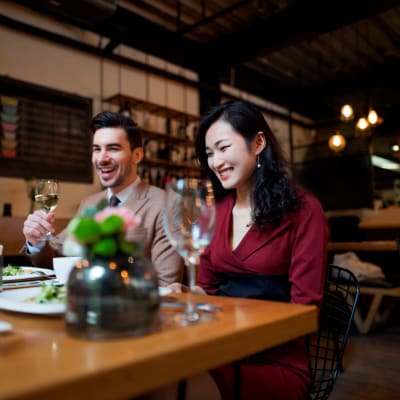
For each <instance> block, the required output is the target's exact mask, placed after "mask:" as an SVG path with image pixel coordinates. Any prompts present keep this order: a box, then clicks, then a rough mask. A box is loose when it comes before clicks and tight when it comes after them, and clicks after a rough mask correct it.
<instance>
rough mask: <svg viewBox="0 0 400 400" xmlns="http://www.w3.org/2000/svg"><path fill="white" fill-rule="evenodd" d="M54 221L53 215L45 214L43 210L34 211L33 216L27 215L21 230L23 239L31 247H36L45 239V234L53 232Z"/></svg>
mask: <svg viewBox="0 0 400 400" xmlns="http://www.w3.org/2000/svg"><path fill="white" fill-rule="evenodd" d="M54 220H55V216H54V213H49V214H46V213H45V212H44V211H43V210H36V211H35V212H34V213H33V214H29V215H28V217H27V218H26V220H25V222H24V228H23V230H22V232H23V234H24V236H25V239H26V240H27V241H28V242H29V243H30V244H31V245H32V246H36V245H37V244H38V243H39V242H41V241H42V240H43V238H45V237H46V233H47V232H51V233H54V232H55V228H54Z"/></svg>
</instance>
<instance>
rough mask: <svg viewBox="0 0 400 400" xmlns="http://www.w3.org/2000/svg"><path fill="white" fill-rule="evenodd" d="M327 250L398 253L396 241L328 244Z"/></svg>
mask: <svg viewBox="0 0 400 400" xmlns="http://www.w3.org/2000/svg"><path fill="white" fill-rule="evenodd" d="M328 250H330V251H337V252H346V251H355V252H357V251H396V252H397V251H398V250H397V242H396V240H365V241H362V242H329V243H328Z"/></svg>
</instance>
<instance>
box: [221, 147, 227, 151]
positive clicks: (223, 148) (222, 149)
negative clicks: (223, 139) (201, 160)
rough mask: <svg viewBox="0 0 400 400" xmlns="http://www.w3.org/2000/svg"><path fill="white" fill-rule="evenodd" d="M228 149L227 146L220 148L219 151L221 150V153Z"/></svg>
mask: <svg viewBox="0 0 400 400" xmlns="http://www.w3.org/2000/svg"><path fill="white" fill-rule="evenodd" d="M228 147H229V146H222V147H221V149H220V150H221V151H225V150H226V149H227V148H228Z"/></svg>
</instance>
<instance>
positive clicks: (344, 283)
mask: <svg viewBox="0 0 400 400" xmlns="http://www.w3.org/2000/svg"><path fill="white" fill-rule="evenodd" d="M359 291H360V288H359V283H358V280H357V278H356V277H355V276H354V274H353V273H352V272H350V271H349V270H347V269H344V268H340V267H337V266H335V265H329V266H328V271H327V278H326V286H325V295H324V299H323V302H322V307H321V312H320V317H319V328H318V332H317V333H315V334H313V335H310V337H309V352H310V368H311V374H312V378H313V380H312V384H311V386H310V391H309V398H310V400H325V399H327V398H328V397H329V395H330V393H331V392H332V389H333V387H334V385H335V382H336V378H337V376H338V374H339V372H341V371H342V369H343V368H342V358H343V354H344V350H345V348H346V343H347V340H348V338H349V333H350V328H351V324H352V321H353V317H354V312H355V310H356V307H357V302H358V296H359Z"/></svg>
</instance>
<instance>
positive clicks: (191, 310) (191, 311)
mask: <svg viewBox="0 0 400 400" xmlns="http://www.w3.org/2000/svg"><path fill="white" fill-rule="evenodd" d="M188 261H189V262H188V272H189V276H188V278H189V293H188V298H187V306H186V312H187V314H188V315H191V316H193V318H196V319H197V318H198V315H197V310H196V303H195V301H194V291H195V288H196V273H197V271H196V270H197V268H196V267H197V260H196V257H194V256H191V257H189V260H188Z"/></svg>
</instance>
